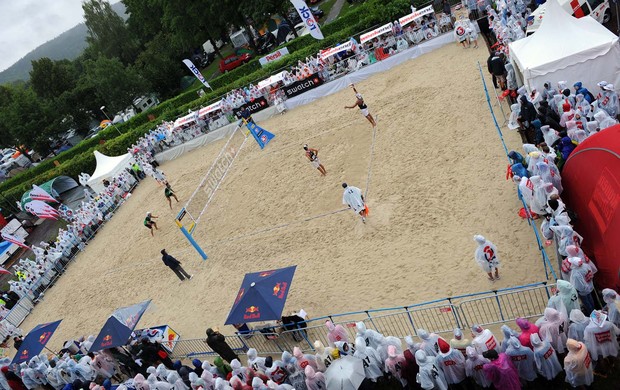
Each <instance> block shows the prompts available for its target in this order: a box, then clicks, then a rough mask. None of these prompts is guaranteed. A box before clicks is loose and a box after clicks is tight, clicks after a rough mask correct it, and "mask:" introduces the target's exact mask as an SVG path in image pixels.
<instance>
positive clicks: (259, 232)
mask: <svg viewBox="0 0 620 390" xmlns="http://www.w3.org/2000/svg"><path fill="white" fill-rule="evenodd" d="M378 117H379V115H378V114H377V118H378ZM375 120H376V119H375ZM343 127H346V126H342V127H339V128H338V129H341V128H343ZM377 127H378V125H377V126H375V127H374V128H373V131H372V141H371V143H370V156H369V161H368V175H367V177H366V190H365V194H364V199H367V195H368V192H369V189H370V179H371V174H372V166H373V160H374V159H373V156H374V151H375V142H376V139H377ZM333 130H334V129H331V130H326V131H324V132H321V133H319V134H316V135H315V136H314V137H318V136H320V135H322V134H325V133H328V132H330V131H333ZM314 137H313V138H314ZM263 156H264V155H261V156H260V157H263ZM257 158H258V157H257ZM347 210H349V209H348V208H342V209H338V210H334V211H328V212H326V213H321V214H317V215H313V216H310V217H305V218H302V219H300V220H297V221H292V222H284V223H281V224H279V225H275V226H271V227H267V228H263V229H259V230H255V231H253V232H250V233H247V234H242V235H239V236H236V237H232V238H225V239H221V240H218V241H215V242H213V243H211V244H210V246H211V247H214V246H216V245H218V244H222V243H226V242H232V241H237V240H242V239H244V238H249V237H253V236H256V235H259V234H263V233H268V232H271V231H274V230H280V229H284V228H286V227H289V226H292V225H297V224H302V223H304V222H309V221H312V220H315V219H319V218H324V217H329V216H331V215H334V214H339V213H341V212H343V211H347Z"/></svg>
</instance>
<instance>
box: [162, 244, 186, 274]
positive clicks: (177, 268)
mask: <svg viewBox="0 0 620 390" xmlns="http://www.w3.org/2000/svg"><path fill="white" fill-rule="evenodd" d="M161 260H162V261H163V262H164V264H166V265H167V266H168V267H170V269H171V270H172V271H173V272H174V273H175V274H176V275H177V276H178V277H179V279H181V281H184V280H185V279H187V280H191V279H192V277H193V276H192V275H190V274H188V273H187V272H186V271H185V270H184V269H183V267H181V262H180V261H179V260H177V259H175V258H174V257H172V256H170V255H169V254H168V253H167V252H166V250H165V249H162V250H161Z"/></svg>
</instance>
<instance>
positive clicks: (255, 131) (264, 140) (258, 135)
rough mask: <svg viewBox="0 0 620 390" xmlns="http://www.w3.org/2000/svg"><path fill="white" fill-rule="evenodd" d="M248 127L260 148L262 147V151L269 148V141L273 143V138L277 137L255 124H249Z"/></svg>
mask: <svg viewBox="0 0 620 390" xmlns="http://www.w3.org/2000/svg"><path fill="white" fill-rule="evenodd" d="M246 127H247V128H248V130H250V133H252V136H253V137H254V139H255V140H256V142H257V143H258V146H260V148H261V149H263V148H264V147H265V146H267V144H268V143H269V141H271V140H272V139H273V137H275V135H273V134H272V133H270V132H268V131H267V130H265V129H263V128H262V127H260V126H259V125H257V124H256V123H254V122H247V123H246Z"/></svg>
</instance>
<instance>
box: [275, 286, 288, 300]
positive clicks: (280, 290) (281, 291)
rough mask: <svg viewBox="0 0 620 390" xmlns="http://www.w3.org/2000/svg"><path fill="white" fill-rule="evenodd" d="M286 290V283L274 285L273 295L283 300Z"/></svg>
mask: <svg viewBox="0 0 620 390" xmlns="http://www.w3.org/2000/svg"><path fill="white" fill-rule="evenodd" d="M287 288H288V283H286V282H280V283H276V285H275V286H273V295H274V296H276V297H278V298H279V299H283V298H284V296H285V295H286V289H287Z"/></svg>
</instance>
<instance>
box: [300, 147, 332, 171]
mask: <svg viewBox="0 0 620 390" xmlns="http://www.w3.org/2000/svg"><path fill="white" fill-rule="evenodd" d="M304 150H305V151H306V157H307V158H308V160H310V164H312V167H314V168H316V169H318V170H319V172H320V173H321V176H325V175H327V171H326V170H325V167H324V166H323V164H321V161H319V150H318V149H312V148H309V147H308V144H305V145H304Z"/></svg>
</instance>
